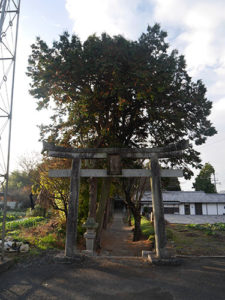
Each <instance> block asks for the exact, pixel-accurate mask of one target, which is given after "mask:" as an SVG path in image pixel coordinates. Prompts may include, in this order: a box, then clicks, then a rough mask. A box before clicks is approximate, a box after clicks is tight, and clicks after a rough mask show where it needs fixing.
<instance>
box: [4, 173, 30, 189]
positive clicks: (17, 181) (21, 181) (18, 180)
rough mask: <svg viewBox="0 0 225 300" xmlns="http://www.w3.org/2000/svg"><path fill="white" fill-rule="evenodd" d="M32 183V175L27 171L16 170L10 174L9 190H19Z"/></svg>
mask: <svg viewBox="0 0 225 300" xmlns="http://www.w3.org/2000/svg"><path fill="white" fill-rule="evenodd" d="M31 185H32V180H31V177H30V176H29V174H28V173H27V172H25V171H18V170H15V171H13V172H12V173H11V174H10V176H9V190H18V189H22V188H24V187H27V186H31Z"/></svg>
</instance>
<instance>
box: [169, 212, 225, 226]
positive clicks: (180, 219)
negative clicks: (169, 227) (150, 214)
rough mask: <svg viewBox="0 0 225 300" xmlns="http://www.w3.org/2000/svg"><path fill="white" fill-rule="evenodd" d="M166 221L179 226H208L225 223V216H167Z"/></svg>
mask: <svg viewBox="0 0 225 300" xmlns="http://www.w3.org/2000/svg"><path fill="white" fill-rule="evenodd" d="M165 219H166V220H167V221H169V222H170V223H179V224H206V223H210V224H213V223H219V222H222V223H225V216H196V215H194V216H193V215H173V214H165Z"/></svg>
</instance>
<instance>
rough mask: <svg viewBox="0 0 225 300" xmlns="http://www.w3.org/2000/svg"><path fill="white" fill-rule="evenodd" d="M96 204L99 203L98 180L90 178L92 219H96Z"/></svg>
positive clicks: (90, 213) (90, 212)
mask: <svg viewBox="0 0 225 300" xmlns="http://www.w3.org/2000/svg"><path fill="white" fill-rule="evenodd" d="M96 202H97V178H95V177H90V180H89V214H88V216H89V217H90V218H94V220H95V219H96Z"/></svg>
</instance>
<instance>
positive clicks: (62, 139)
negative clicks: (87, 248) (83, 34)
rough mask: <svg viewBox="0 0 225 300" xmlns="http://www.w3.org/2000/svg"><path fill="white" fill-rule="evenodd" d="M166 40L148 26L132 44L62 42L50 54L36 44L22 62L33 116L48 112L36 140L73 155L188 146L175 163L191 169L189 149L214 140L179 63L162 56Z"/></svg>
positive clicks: (200, 97)
mask: <svg viewBox="0 0 225 300" xmlns="http://www.w3.org/2000/svg"><path fill="white" fill-rule="evenodd" d="M166 36H167V34H166V32H164V31H162V30H161V29H160V26H159V25H158V24H155V25H154V26H153V27H150V26H148V28H147V31H146V33H142V34H141V36H140V38H139V39H138V40H137V41H131V40H127V39H125V38H124V37H123V36H120V35H118V36H114V37H110V36H109V35H107V34H106V33H103V34H102V35H101V36H100V37H97V36H96V35H92V36H89V37H88V39H87V40H86V41H84V42H83V43H82V42H81V41H80V39H79V38H78V37H77V36H76V35H74V34H73V35H72V36H70V35H69V34H68V33H67V32H65V33H64V34H62V35H61V36H60V38H59V41H55V42H53V45H52V46H51V47H50V46H48V45H47V43H46V42H44V41H43V40H42V39H40V38H37V40H36V43H35V44H33V45H32V46H31V47H32V53H31V55H30V57H29V62H28V63H29V65H28V72H27V74H28V76H29V77H31V79H32V81H31V87H30V93H31V95H33V96H34V97H35V98H36V99H37V104H38V107H37V109H39V110H41V109H48V108H49V107H52V109H53V113H52V116H51V121H50V124H49V125H42V126H41V138H42V139H43V140H46V139H47V140H48V141H50V142H55V143H56V144H63V145H68V146H69V145H70V146H76V147H115V146H118V147H146V146H149V147H151V146H162V145H163V146H164V145H166V144H168V143H171V142H177V141H180V140H182V139H184V138H188V139H189V140H190V141H191V142H192V144H191V145H190V147H189V148H188V149H187V150H186V151H185V154H184V156H183V158H182V159H174V160H172V161H171V163H172V164H173V165H175V164H177V163H179V165H180V164H181V163H182V164H183V167H186V169H185V170H186V173H185V175H186V177H189V176H190V175H192V172H191V170H190V169H188V166H192V167H199V166H200V162H201V160H200V157H199V152H197V151H195V150H194V149H193V145H194V144H196V145H200V144H202V143H204V142H205V141H206V139H207V137H209V136H212V135H214V134H215V133H216V130H215V128H214V127H213V126H212V124H211V122H210V121H209V120H208V119H207V118H208V116H209V115H210V111H211V107H212V103H211V101H209V100H208V99H207V98H206V96H205V94H206V88H205V86H204V84H203V83H202V82H201V81H200V80H198V81H197V82H193V81H192V79H191V77H190V76H189V75H188V73H187V71H186V63H185V59H184V57H183V56H182V55H178V51H177V50H173V51H170V50H169V45H168V43H167V42H166V40H165V39H166Z"/></svg>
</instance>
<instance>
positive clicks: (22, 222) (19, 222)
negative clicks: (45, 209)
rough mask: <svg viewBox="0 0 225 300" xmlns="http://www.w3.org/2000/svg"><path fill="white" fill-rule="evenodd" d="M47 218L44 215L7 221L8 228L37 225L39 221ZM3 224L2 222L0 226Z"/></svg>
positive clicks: (14, 228)
mask: <svg viewBox="0 0 225 300" xmlns="http://www.w3.org/2000/svg"><path fill="white" fill-rule="evenodd" d="M44 220H45V218H43V217H31V218H26V219H23V220H17V221H11V222H7V223H6V230H16V229H19V228H22V227H24V228H29V227H34V226H37V224H38V223H40V222H42V221H44ZM1 226H2V223H0V227H1Z"/></svg>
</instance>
